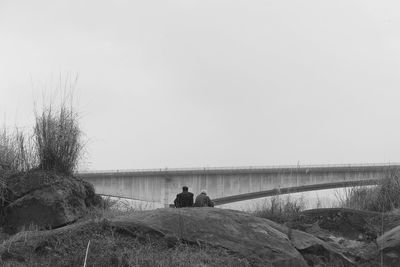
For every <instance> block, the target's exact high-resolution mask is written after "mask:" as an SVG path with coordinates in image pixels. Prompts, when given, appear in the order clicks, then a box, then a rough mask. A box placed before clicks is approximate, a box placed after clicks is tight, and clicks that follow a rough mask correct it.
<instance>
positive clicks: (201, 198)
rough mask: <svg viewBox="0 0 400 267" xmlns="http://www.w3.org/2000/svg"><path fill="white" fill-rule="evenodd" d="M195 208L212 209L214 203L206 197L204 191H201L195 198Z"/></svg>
mask: <svg viewBox="0 0 400 267" xmlns="http://www.w3.org/2000/svg"><path fill="white" fill-rule="evenodd" d="M194 206H195V207H214V202H212V200H211V199H210V197H209V196H207V191H206V190H204V189H203V190H201V193H200V195H198V196H197V197H196V201H195V202H194Z"/></svg>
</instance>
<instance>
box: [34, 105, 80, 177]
mask: <svg viewBox="0 0 400 267" xmlns="http://www.w3.org/2000/svg"><path fill="white" fill-rule="evenodd" d="M77 118H78V116H77V113H76V112H75V111H74V110H73V109H72V108H68V107H67V105H65V104H64V105H62V106H61V107H60V108H59V109H52V107H48V108H46V109H44V110H43V111H42V113H40V114H36V124H35V127H34V135H33V136H34V139H35V152H36V156H37V158H38V163H39V165H38V167H39V168H40V169H43V170H51V171H57V172H62V173H66V174H72V173H73V171H74V170H75V168H76V167H77V164H78V160H79V157H80V153H81V151H82V148H83V145H82V142H81V131H80V129H79V125H78V119H77Z"/></svg>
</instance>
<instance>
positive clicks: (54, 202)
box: [1, 171, 101, 233]
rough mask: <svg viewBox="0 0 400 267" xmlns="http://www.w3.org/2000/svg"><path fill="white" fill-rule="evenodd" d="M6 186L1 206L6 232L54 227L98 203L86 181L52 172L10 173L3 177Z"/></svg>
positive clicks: (74, 217) (73, 218)
mask: <svg viewBox="0 0 400 267" xmlns="http://www.w3.org/2000/svg"><path fill="white" fill-rule="evenodd" d="M6 187H7V192H6V194H5V201H4V202H3V204H2V208H1V209H2V210H3V214H4V216H3V221H2V224H3V228H4V230H5V231H6V232H8V233H15V232H18V231H21V230H23V229H29V228H34V229H52V228H57V227H60V226H63V225H66V224H69V223H72V222H74V221H76V220H77V219H78V218H80V217H82V216H83V215H84V213H85V212H86V209H87V207H90V206H92V205H96V204H100V202H101V200H100V197H98V196H97V195H96V194H95V193H94V189H93V186H91V185H90V184H88V183H87V182H85V181H83V180H81V179H78V178H75V177H70V176H65V175H61V174H56V173H53V172H44V171H31V172H28V173H18V174H13V175H11V176H10V177H8V178H7V179H6Z"/></svg>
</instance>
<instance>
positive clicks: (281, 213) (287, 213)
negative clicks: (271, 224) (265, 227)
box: [253, 195, 306, 223]
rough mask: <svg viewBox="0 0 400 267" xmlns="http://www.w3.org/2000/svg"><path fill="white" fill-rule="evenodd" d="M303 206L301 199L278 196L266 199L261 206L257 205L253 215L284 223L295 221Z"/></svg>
mask: <svg viewBox="0 0 400 267" xmlns="http://www.w3.org/2000/svg"><path fill="white" fill-rule="evenodd" d="M305 206H306V205H305V202H304V199H303V198H299V199H293V198H291V196H290V195H287V196H286V198H284V197H282V196H279V195H278V196H274V197H271V198H268V199H267V200H265V202H264V203H262V204H261V205H257V206H256V207H255V211H254V212H253V215H255V216H258V217H262V218H266V219H269V220H272V221H275V222H277V223H285V222H290V221H293V220H295V219H297V218H298V217H299V216H300V213H301V212H302V211H303V210H304V209H305Z"/></svg>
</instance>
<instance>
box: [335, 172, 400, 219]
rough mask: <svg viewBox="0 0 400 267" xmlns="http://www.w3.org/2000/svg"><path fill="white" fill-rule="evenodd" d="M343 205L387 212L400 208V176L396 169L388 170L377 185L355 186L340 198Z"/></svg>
mask: <svg viewBox="0 0 400 267" xmlns="http://www.w3.org/2000/svg"><path fill="white" fill-rule="evenodd" d="M339 202H340V205H341V206H343V207H348V208H354V209H360V210H370V211H379V212H387V211H391V210H394V209H398V208H400V176H399V173H398V172H396V171H388V173H387V174H386V175H385V177H383V178H382V179H381V180H380V181H379V183H378V185H377V186H373V187H365V186H364V187H362V186H361V187H353V188H350V189H348V190H346V191H345V196H344V197H342V198H339Z"/></svg>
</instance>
